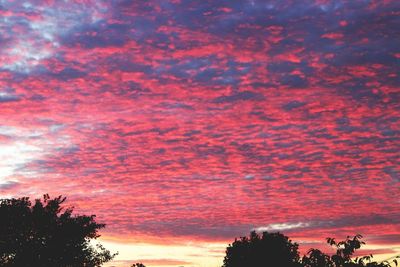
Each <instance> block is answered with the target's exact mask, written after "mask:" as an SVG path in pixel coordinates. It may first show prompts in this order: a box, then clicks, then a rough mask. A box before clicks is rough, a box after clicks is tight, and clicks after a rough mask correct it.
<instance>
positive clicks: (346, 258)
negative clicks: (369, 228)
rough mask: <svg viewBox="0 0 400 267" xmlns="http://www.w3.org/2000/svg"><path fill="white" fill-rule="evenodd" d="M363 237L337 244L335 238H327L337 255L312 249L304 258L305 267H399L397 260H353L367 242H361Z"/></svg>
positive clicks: (367, 258)
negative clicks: (393, 265)
mask: <svg viewBox="0 0 400 267" xmlns="http://www.w3.org/2000/svg"><path fill="white" fill-rule="evenodd" d="M361 238H362V236H361V235H355V236H354V237H353V238H351V237H350V236H347V237H346V239H345V240H344V241H340V242H336V240H335V239H334V238H329V237H328V238H327V239H326V241H327V243H328V244H329V245H330V246H332V247H334V248H335V249H336V253H335V254H333V255H332V256H329V255H327V254H325V253H323V252H321V251H320V250H318V249H310V250H309V251H308V254H307V255H306V256H304V257H303V259H302V262H303V265H304V267H390V266H391V264H392V263H394V264H395V265H396V266H397V258H398V257H396V258H395V259H393V261H392V262H388V261H384V262H375V261H372V257H373V256H372V255H367V256H363V257H357V258H355V259H353V258H352V256H353V255H354V253H355V252H356V250H358V249H360V248H361V246H362V245H364V244H365V242H363V241H361Z"/></svg>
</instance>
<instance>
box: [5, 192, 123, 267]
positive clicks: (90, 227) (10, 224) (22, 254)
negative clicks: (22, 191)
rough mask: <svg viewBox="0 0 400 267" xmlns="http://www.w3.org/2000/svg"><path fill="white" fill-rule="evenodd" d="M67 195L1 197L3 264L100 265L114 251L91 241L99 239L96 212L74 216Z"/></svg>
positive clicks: (20, 266)
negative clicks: (51, 196)
mask: <svg viewBox="0 0 400 267" xmlns="http://www.w3.org/2000/svg"><path fill="white" fill-rule="evenodd" d="M64 201H65V198H64V197H61V196H59V197H57V198H54V199H50V197H49V196H48V195H44V198H43V201H42V200H40V199H37V200H35V202H34V203H33V204H32V203H31V202H30V201H29V198H19V199H1V200H0V266H18V267H32V266H34V267H55V266H57V267H82V266H86V267H97V266H101V265H102V264H103V263H105V262H108V261H110V260H111V259H112V258H113V257H114V256H115V254H113V255H112V254H111V253H110V251H108V250H106V249H105V248H103V247H102V246H101V245H97V246H93V245H91V244H90V241H91V240H93V239H96V238H98V237H99V236H100V235H99V234H98V230H99V229H101V228H103V227H105V225H104V224H99V223H96V221H95V215H91V216H76V215H72V212H73V209H72V208H66V209H64V208H63V207H62V206H61V205H62V204H63V202H64Z"/></svg>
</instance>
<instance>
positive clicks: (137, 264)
mask: <svg viewBox="0 0 400 267" xmlns="http://www.w3.org/2000/svg"><path fill="white" fill-rule="evenodd" d="M131 267H146V266H144V264H142V263H135V264H132V266H131Z"/></svg>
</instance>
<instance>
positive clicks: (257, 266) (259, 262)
mask: <svg viewBox="0 0 400 267" xmlns="http://www.w3.org/2000/svg"><path fill="white" fill-rule="evenodd" d="M298 247H299V246H298V244H297V243H293V242H292V241H291V240H289V238H288V237H286V236H284V235H283V234H281V233H268V232H264V233H262V235H259V234H257V233H256V232H254V231H253V232H251V233H250V237H241V238H240V239H235V241H234V242H233V243H232V244H230V245H229V246H228V247H227V248H226V256H225V258H224V264H223V265H222V266H223V267H243V266H246V267H265V266H272V267H274V266H285V267H299V266H301V263H300V255H299V252H298Z"/></svg>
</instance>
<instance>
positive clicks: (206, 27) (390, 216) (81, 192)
mask: <svg viewBox="0 0 400 267" xmlns="http://www.w3.org/2000/svg"><path fill="white" fill-rule="evenodd" d="M399 29H400V2H399V1H398V0H348V1H339V0H337V1H328V0H302V1H298V0H281V1H258V0H253V1H251V0H243V1H232V0H230V1H228V0H225V1H223V0H190V1H189V0H169V1H167V0H154V1H118V0H113V1H100V0H96V1H95V0H93V1H91V0H74V1H72V0H70V1H68V0H64V1H61V0H58V1H56V0H54V1H52V0H47V1H22V0H21V1H20V0H15V1H11V0H9V1H5V0H0V197H1V198H5V197H22V196H30V197H32V198H38V197H40V196H41V195H43V194H45V193H49V194H50V196H58V195H65V196H67V198H68V201H67V203H66V204H67V205H70V206H74V207H75V211H76V212H77V213H78V214H96V215H97V221H98V222H103V223H106V224H107V227H106V228H105V229H104V230H102V231H101V234H102V238H101V239H100V242H102V243H103V244H104V245H105V247H107V248H109V249H110V250H112V251H113V252H115V251H119V252H120V255H119V256H118V257H117V258H116V259H115V261H114V262H113V263H111V264H109V265H107V266H118V267H125V266H126V267H128V266H129V265H130V264H132V263H134V262H138V261H141V262H143V263H144V264H145V265H146V266H148V267H165V266H170V267H175V266H185V267H218V266H221V264H222V260H223V256H224V249H225V247H226V246H227V244H228V243H230V242H232V241H233V239H234V238H235V237H238V236H243V235H246V234H248V233H249V232H250V231H251V230H254V229H255V230H258V231H263V230H268V231H281V232H283V233H284V234H286V235H288V236H290V237H291V238H292V239H293V240H294V241H296V242H298V243H300V247H301V248H303V250H302V251H304V250H305V249H306V248H309V247H310V246H311V247H321V248H323V249H325V250H326V251H329V249H328V248H327V247H326V246H325V245H324V244H323V242H324V239H325V238H326V237H336V238H337V239H339V240H340V239H344V238H345V237H346V235H355V234H357V233H360V234H362V235H364V236H365V241H366V242H367V244H368V245H369V246H367V247H366V250H365V251H364V252H365V253H373V254H374V255H376V256H377V257H378V258H375V259H385V258H389V257H391V256H392V255H394V254H400V198H399V195H400V152H399V151H400V77H399V74H400V31H399Z"/></svg>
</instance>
